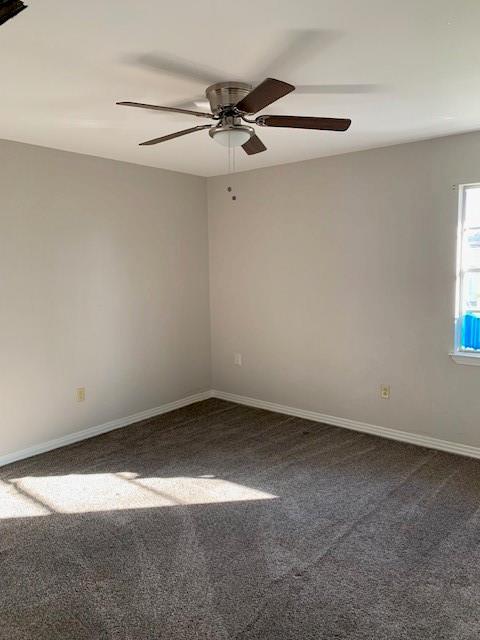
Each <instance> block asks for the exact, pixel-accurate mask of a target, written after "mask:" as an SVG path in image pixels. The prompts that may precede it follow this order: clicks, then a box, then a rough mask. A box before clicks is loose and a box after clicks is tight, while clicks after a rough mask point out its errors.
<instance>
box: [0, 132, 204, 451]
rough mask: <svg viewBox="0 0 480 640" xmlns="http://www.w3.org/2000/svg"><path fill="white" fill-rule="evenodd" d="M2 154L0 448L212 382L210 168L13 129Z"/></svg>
mask: <svg viewBox="0 0 480 640" xmlns="http://www.w3.org/2000/svg"><path fill="white" fill-rule="evenodd" d="M0 167H1V169H0V301H1V310H0V360H1V366H0V398H1V399H0V411H1V420H0V456H1V455H4V454H7V453H10V452H13V451H16V450H19V449H22V448H23V447H27V446H30V445H35V444H37V443H41V442H44V441H46V440H48V439H50V438H55V437H58V436H62V435H65V434H68V433H71V432H75V431H78V430H80V429H83V428H86V427H89V426H93V425H98V424H102V423H103V422H106V421H109V420H111V419H114V418H118V417H124V416H127V415H129V414H132V413H135V412H138V411H141V410H145V409H149V408H153V407H156V406H158V405H160V404H162V403H165V402H169V401H172V400H176V399H179V398H182V397H184V396H187V395H189V394H192V393H195V392H198V391H201V390H205V389H208V388H209V386H210V327H209V309H208V234H207V209H206V191H205V181H204V179H202V178H197V177H193V176H188V175H183V174H177V173H172V172H167V171H161V170H158V169H150V168H146V167H140V166H136V165H129V164H124V163H120V162H114V161H109V160H102V159H98V158H92V157H87V156H81V155H76V154H70V153H63V152H59V151H54V150H49V149H45V148H40V147H33V146H28V145H22V144H16V143H11V142H0ZM81 386H84V387H86V393H87V400H86V402H84V403H77V402H76V398H75V389H76V388H77V387H81Z"/></svg>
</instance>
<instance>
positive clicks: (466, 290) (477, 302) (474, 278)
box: [463, 272, 480, 313]
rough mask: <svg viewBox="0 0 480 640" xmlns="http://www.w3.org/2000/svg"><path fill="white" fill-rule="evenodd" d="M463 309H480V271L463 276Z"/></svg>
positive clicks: (465, 310)
mask: <svg viewBox="0 0 480 640" xmlns="http://www.w3.org/2000/svg"><path fill="white" fill-rule="evenodd" d="M463 311H464V313H465V312H467V311H480V273H468V272H467V273H466V274H465V275H464V278H463Z"/></svg>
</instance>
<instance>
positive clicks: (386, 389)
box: [380, 384, 390, 400]
mask: <svg viewBox="0 0 480 640" xmlns="http://www.w3.org/2000/svg"><path fill="white" fill-rule="evenodd" d="M380 397H381V399H382V400H390V385H389V384H381V385H380Z"/></svg>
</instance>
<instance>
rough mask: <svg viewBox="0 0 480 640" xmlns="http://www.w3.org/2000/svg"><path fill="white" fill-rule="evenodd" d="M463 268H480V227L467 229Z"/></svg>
mask: <svg viewBox="0 0 480 640" xmlns="http://www.w3.org/2000/svg"><path fill="white" fill-rule="evenodd" d="M462 268H463V269H464V270H466V269H480V229H470V230H467V231H465V234H464V236H463V264H462Z"/></svg>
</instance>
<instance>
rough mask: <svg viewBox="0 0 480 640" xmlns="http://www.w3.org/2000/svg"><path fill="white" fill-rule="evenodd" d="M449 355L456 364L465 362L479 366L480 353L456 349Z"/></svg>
mask: <svg viewBox="0 0 480 640" xmlns="http://www.w3.org/2000/svg"><path fill="white" fill-rule="evenodd" d="M450 357H451V359H452V360H453V361H454V362H455V363H456V364H467V365H470V366H473V367H480V353H469V352H468V351H456V352H454V353H451V354H450Z"/></svg>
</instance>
